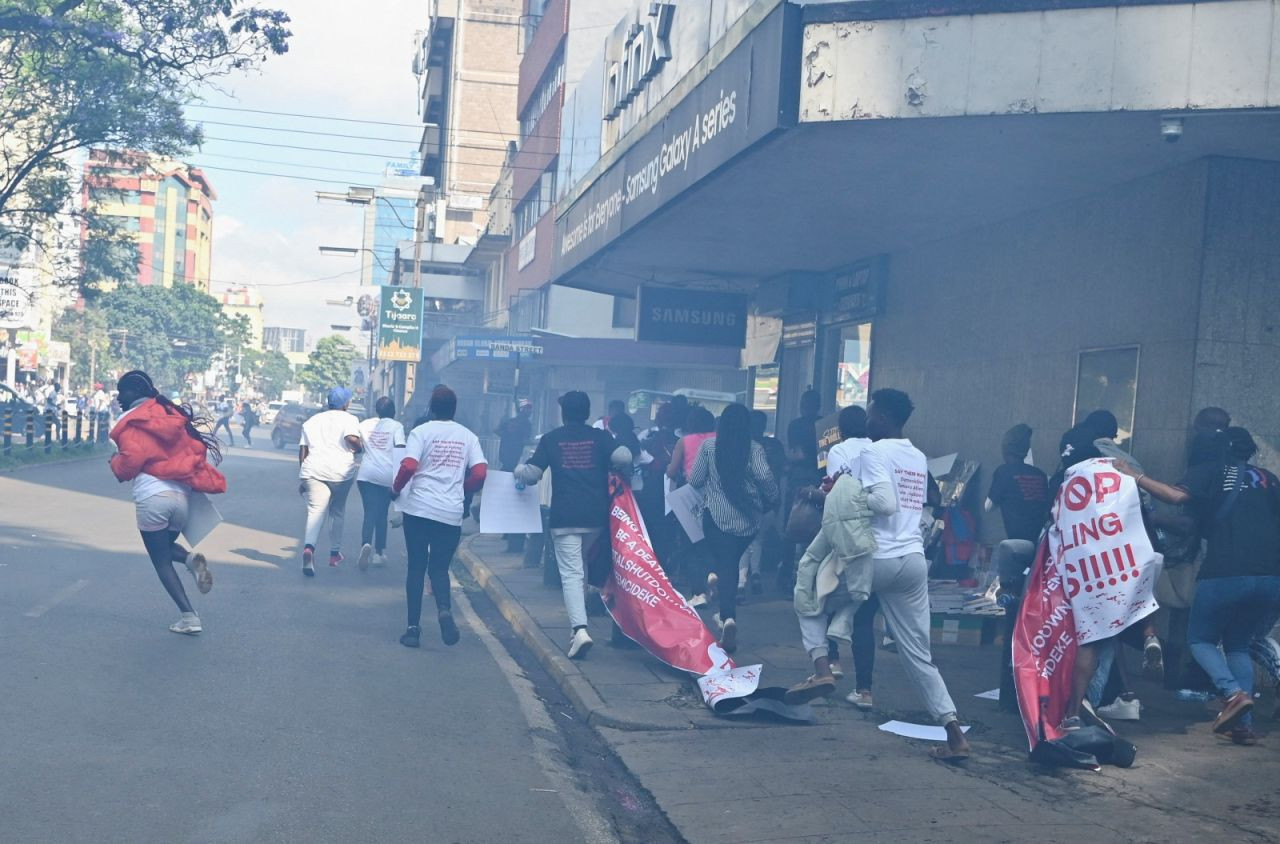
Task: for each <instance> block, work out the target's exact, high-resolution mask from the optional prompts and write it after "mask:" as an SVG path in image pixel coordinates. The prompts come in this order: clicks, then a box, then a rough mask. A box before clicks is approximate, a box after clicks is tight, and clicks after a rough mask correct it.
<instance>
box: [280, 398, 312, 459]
mask: <svg viewBox="0 0 1280 844" xmlns="http://www.w3.org/2000/svg"><path fill="white" fill-rule="evenodd" d="M319 412H320V407H319V406H318V405H313V404H300V403H299V402H292V401H291V402H285V405H284V407H282V408H280V410H279V411H278V412H277V413H276V421H275V424H274V425H272V427H271V443H272V445H274V446H275V447H276V448H285V447H286V446H290V445H297V444H298V443H299V442H301V440H302V423H303V422H306V421H307V420H308V419H310V418H311V417H312V416H315V415H316V414H317V413H319Z"/></svg>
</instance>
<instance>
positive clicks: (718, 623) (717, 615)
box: [711, 613, 724, 630]
mask: <svg viewBox="0 0 1280 844" xmlns="http://www.w3.org/2000/svg"><path fill="white" fill-rule="evenodd" d="M711 620H712V621H714V622H715V623H716V627H718V628H720V629H721V630H723V629H724V622H723V621H721V620H720V613H715V614H713V615H712V616H711Z"/></svg>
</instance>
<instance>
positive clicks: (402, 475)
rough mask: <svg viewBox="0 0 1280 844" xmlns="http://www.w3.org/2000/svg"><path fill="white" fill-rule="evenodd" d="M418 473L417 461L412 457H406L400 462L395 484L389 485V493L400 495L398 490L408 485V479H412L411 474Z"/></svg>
mask: <svg viewBox="0 0 1280 844" xmlns="http://www.w3.org/2000/svg"><path fill="white" fill-rule="evenodd" d="M416 471H418V461H417V460H414V459H413V458H412V457H406V458H405V459H404V460H401V461H400V471H399V473H397V474H396V479H395V482H394V483H392V484H391V491H392V492H394V493H396V494H397V495H399V494H400V490H402V489H404V485H405V484H407V483H409V479H410V478H412V477H413V473H414V472H416Z"/></svg>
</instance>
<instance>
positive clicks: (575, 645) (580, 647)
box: [569, 627, 593, 659]
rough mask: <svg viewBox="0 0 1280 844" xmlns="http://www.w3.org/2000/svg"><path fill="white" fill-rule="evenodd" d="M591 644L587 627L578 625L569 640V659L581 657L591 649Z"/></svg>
mask: <svg viewBox="0 0 1280 844" xmlns="http://www.w3.org/2000/svg"><path fill="white" fill-rule="evenodd" d="M592 644H593V643H592V641H591V635H590V634H589V633H587V628H585V627H580V628H578V629H577V630H575V631H573V638H572V639H570V640H569V659H582V658H583V657H584V656H586V655H587V651H589V650H591V645H592Z"/></svg>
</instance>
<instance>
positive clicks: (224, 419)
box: [213, 399, 236, 446]
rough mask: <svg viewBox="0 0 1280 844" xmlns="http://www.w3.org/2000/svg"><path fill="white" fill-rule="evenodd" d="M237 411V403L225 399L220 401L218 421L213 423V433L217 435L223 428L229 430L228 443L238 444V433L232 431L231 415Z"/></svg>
mask: <svg viewBox="0 0 1280 844" xmlns="http://www.w3.org/2000/svg"><path fill="white" fill-rule="evenodd" d="M235 412H236V410H235V405H234V404H232V403H231V402H229V401H227V400H226V399H223V400H222V401H220V402H218V421H217V422H215V423H214V424H213V435H214V436H215V437H216V436H217V435H218V432H219V431H221V430H222V429H224V428H225V429H226V431H227V445H231V446H234V445H235V444H236V435H235V434H233V433H232V432H231V417H232V415H234V414H235Z"/></svg>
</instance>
